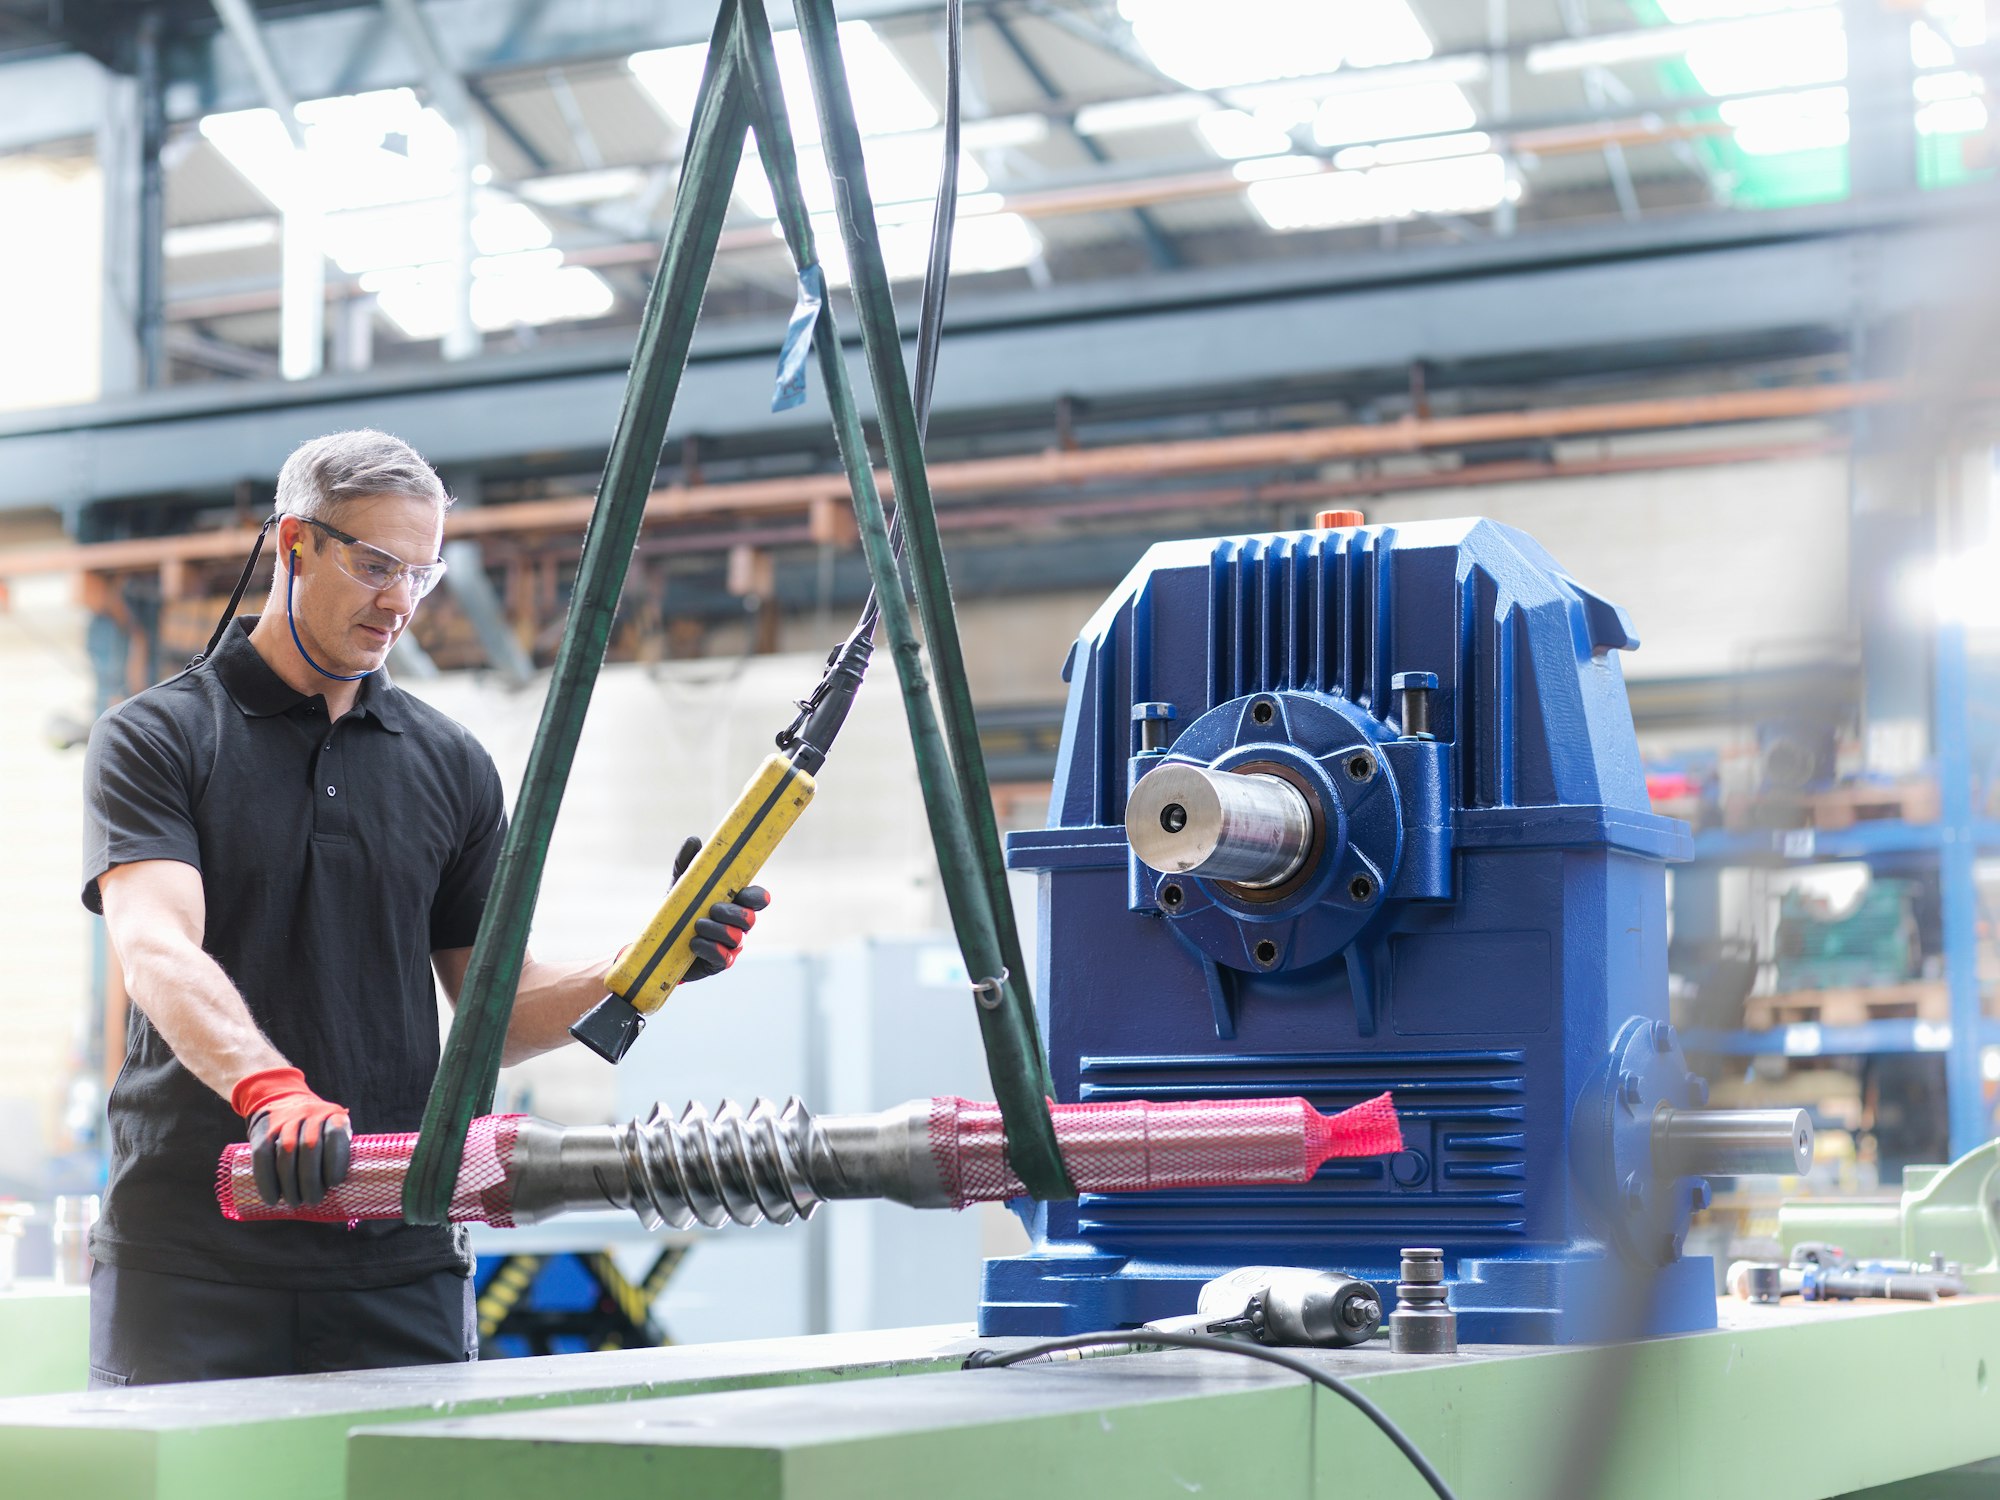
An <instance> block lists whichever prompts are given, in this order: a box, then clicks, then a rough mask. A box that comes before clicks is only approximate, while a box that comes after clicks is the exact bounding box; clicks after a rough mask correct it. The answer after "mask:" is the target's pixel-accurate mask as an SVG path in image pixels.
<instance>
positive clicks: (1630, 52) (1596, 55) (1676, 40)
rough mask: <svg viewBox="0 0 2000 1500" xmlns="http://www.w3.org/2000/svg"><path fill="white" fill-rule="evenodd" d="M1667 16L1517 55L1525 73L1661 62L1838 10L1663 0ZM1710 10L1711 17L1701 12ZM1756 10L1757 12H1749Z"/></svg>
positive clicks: (1818, 2)
mask: <svg viewBox="0 0 2000 1500" xmlns="http://www.w3.org/2000/svg"><path fill="white" fill-rule="evenodd" d="M1663 8H1664V9H1665V10H1666V11H1667V13H1668V15H1669V18H1670V20H1672V21H1674V22H1677V23H1679V24H1672V25H1666V26H1642V27H1640V28H1638V29H1637V30H1635V31H1614V32H1609V33H1606V34H1605V35H1603V36H1579V37H1570V38H1566V39H1565V40H1563V41H1559V42H1544V43H1542V44H1541V45H1540V46H1537V47H1530V48H1529V49H1528V54H1527V56H1526V57H1525V58H1524V59H1523V60H1522V61H1523V65H1524V66H1525V67H1526V68H1527V70H1528V71H1529V72H1530V73H1575V72H1580V71H1582V70H1583V69H1585V68H1614V67H1617V66H1619V65H1620V64H1623V63H1638V62H1662V61H1665V60H1666V59H1667V58H1670V57H1681V56H1684V55H1685V54H1686V53H1687V52H1689V51H1690V50H1691V49H1693V48H1696V47H1724V48H1732V47H1756V46H1758V45H1760V39H1761V38H1762V37H1763V36H1764V35H1766V34H1767V33H1766V31H1765V30H1764V29H1763V28H1765V27H1766V26H1767V24H1768V23H1769V21H1770V20H1771V19H1772V17H1771V15H1770V14H1769V13H1770V12H1772V11H1778V12H1780V15H1779V16H1778V17H1777V19H1778V20H1779V21H1780V22H1781V23H1782V22H1783V21H1784V20H1786V19H1789V18H1791V17H1793V16H1796V14H1797V13H1798V11H1799V10H1801V9H1813V10H1821V11H1822V12H1823V14H1825V15H1829V16H1831V17H1832V18H1833V20H1834V22H1835V23H1836V25H1837V24H1838V22H1839V19H1840V17H1839V11H1838V8H1837V7H1836V6H1831V5H1828V4H1827V3H1826V0H1806V4H1805V5H1803V6H1796V7H1790V8H1787V7H1785V6H1783V5H1775V6H1774V5H1768V4H1766V5H1754V6H1726V5H1725V6H1707V5H1701V4H1689V3H1687V0H1678V3H1676V0H1667V3H1666V4H1665V6H1664V7H1663ZM1703 11H1707V12H1709V14H1710V15H1712V16H1714V17H1715V18H1713V19H1710V18H1706V17H1704V16H1703V15H1702V14H1700V13H1701V12H1703ZM1752 12H1759V13H1752Z"/></svg>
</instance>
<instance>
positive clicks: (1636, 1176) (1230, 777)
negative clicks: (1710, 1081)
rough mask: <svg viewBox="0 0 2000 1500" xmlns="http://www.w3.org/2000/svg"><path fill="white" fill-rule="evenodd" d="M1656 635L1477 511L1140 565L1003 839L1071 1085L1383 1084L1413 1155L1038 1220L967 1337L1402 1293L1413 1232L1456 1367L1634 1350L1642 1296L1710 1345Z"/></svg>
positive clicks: (1080, 658) (1172, 1091)
mask: <svg viewBox="0 0 2000 1500" xmlns="http://www.w3.org/2000/svg"><path fill="white" fill-rule="evenodd" d="M1638 644H1639V642H1638V640H1637V638H1636V637H1635V636H1634V635H1633V633H1632V629H1631V626H1630V624H1629V622H1628V621H1627V619H1626V617H1625V615H1624V613H1623V611H1621V610H1620V609H1618V608H1617V606H1615V605H1613V604H1612V603H1610V602H1609V601H1607V600H1605V599H1603V598H1601V597H1600V596H1598V595H1597V594H1594V593H1592V592H1591V591H1590V590H1589V589H1588V588H1586V587H1584V586H1583V585H1582V584H1580V583H1578V582H1577V581H1576V580H1575V579H1573V578H1571V577H1569V576H1568V575H1567V574H1566V573H1564V572H1563V570H1562V568H1561V567H1560V566H1559V565H1558V564H1557V563H1556V562H1555V560H1554V559H1553V558H1551V557H1550V556H1549V555H1548V553H1546V552H1545V551H1543V550H1542V548H1541V547H1540V546H1538V545H1537V544H1536V543H1535V542H1534V541H1532V540H1531V539H1529V538H1528V537H1527V536H1525V535H1523V534H1522V533H1520V532H1518V531H1515V530H1513V529H1511V528H1509V527H1506V526H1501V525H1498V524H1496V523H1494V522H1491V521H1485V520H1461V521H1437V522H1426V523H1421V524H1415V525H1409V526H1401V527H1387V526H1368V527H1346V528H1341V529H1337V530H1321V531H1312V532H1295V533H1287V534H1282V535H1273V536H1257V537H1236V538H1227V539H1223V540H1218V541H1182V542H1170V543H1165V544H1162V545H1159V546H1156V547H1154V548H1153V549H1152V550H1151V551H1150V552H1148V553H1147V555H1146V556H1145V557H1144V559H1142V560H1141V561H1140V563H1139V565H1138V566H1137V567H1136V568H1135V569H1134V570H1133V572H1132V574H1131V576H1130V577H1128V578H1127V579H1126V580H1125V582H1124V583H1123V584H1121V585H1120V586H1119V588H1118V589H1117V591H1116V592H1115V593H1114V594H1113V595H1112V596H1111V598H1110V599H1109V600H1108V601H1107V602H1106V603H1105V604H1104V606H1103V607H1102V608H1101V609H1100V610H1099V611H1098V612H1097V614H1096V615H1095V616H1094V617H1093V618H1092V619H1091V621H1090V622H1089V624H1088V625H1087V626H1086V627H1085V628H1084V630H1083V633H1082V635H1081V637H1080V638H1079V639H1078V641H1077V643H1076V645H1075V647H1074V648H1073V650H1072V651H1071V653H1070V657H1069V660H1068V662H1067V664H1066V665H1065V667H1064V669H1063V676H1064V679H1065V680H1066V681H1067V682H1068V684H1069V698H1068V704H1067V709H1066V713H1065V717H1064V723H1063V735H1062V750H1061V756H1060V759H1059V761H1058V763H1057V769H1056V776H1055V789H1054V796H1053V799H1052V803H1051V807H1050V814H1049V826H1048V827H1047V828H1045V829H1039V830H1035V831H1032V832H1026V833H1017V834H1015V835H1013V836H1012V838H1011V839H1010V840H1009V845H1008V860H1009V864H1010V865H1011V866H1012V867H1013V868H1015V869H1022V870H1034V871H1036V872H1038V873H1039V884H1040V897H1039V906H1040V951H1039V956H1038V964H1039V971H1040V972H1039V981H1040V982H1039V988H1038V991H1037V993H1038V994H1039V996H1040V997H1041V1003H1042V1005H1043V1006H1044V1013H1043V1026H1044V1030H1045V1035H1046V1038H1047V1042H1048V1047H1049V1057H1050V1063H1051V1067H1052V1071H1053V1074H1054V1078H1055V1083H1056V1089H1057V1092H1058V1095H1059V1097H1061V1098H1063V1099H1065V1100H1082V1101H1092V1100H1119V1099H1140V1098H1143V1099H1192V1098H1229V1097H1247V1096H1258V1095H1292V1094H1298V1095H1303V1096H1304V1097H1305V1098H1307V1099H1309V1100H1310V1101H1311V1102H1312V1103H1313V1104H1314V1105H1315V1106H1317V1107H1318V1108H1320V1109H1322V1110H1329V1111H1330V1110H1336V1109H1343V1108H1346V1107H1347V1106H1349V1105H1352V1104H1356V1103H1359V1102H1360V1101H1361V1100H1363V1099H1365V1098H1368V1097H1369V1096H1371V1095H1373V1094H1376V1093H1379V1092H1381V1091H1382V1090H1385V1089H1387V1090H1390V1091H1392V1092H1393V1093H1394V1095H1395V1100H1396V1104H1397V1108H1398V1111H1399V1113H1400V1115H1401V1118H1402V1122H1403V1129H1404V1133H1405V1137H1406V1142H1407V1146H1408V1149H1406V1150H1405V1151H1404V1152H1402V1153H1401V1154H1400V1155H1398V1156H1396V1157H1393V1158H1390V1159H1386V1160H1369V1161H1336V1162H1330V1163H1328V1164H1327V1165H1326V1166H1325V1167H1324V1168H1322V1169H1321V1171H1320V1172H1319V1173H1318V1175H1317V1176H1316V1177H1315V1178H1314V1179H1313V1180H1312V1181H1311V1182H1310V1183H1307V1184H1305V1185H1303V1186H1298V1187H1260V1188H1235V1189H1226V1190H1224V1189H1218V1190H1211V1191H1172V1192H1155V1193H1140V1194H1130V1195H1118V1196H1095V1195H1088V1194H1087V1195H1085V1196H1084V1197H1082V1198H1081V1199H1079V1200H1078V1201H1076V1202H1074V1203H1050V1204H1041V1205H1034V1206H1032V1208H1031V1209H1029V1208H1027V1207H1024V1209H1023V1211H1024V1213H1027V1215H1028V1220H1029V1228H1030V1233H1031V1236H1032V1241H1033V1243H1032V1247H1031V1249H1030V1250H1029V1252H1028V1253H1027V1254H1025V1255H1020V1256H1014V1257H1009V1258H1005V1259H997V1260H990V1261H988V1262H987V1264H986V1272H985V1283H984V1294H983V1299H982V1307H981V1330H982V1332H985V1333H988V1334H1053V1333H1068V1332H1082V1331H1086V1330H1089V1329H1095V1328H1108V1327H1116V1326H1120V1325H1131V1324H1136V1323H1140V1322H1144V1321H1147V1320H1150V1319H1153V1318H1158V1317H1165V1316H1171V1315H1174V1314H1177V1313H1184V1312H1187V1311H1189V1310H1191V1309H1192V1308H1193V1305H1194V1296H1195V1293H1196V1291H1197V1290H1198V1289H1199V1287H1200V1286H1201V1284H1202V1283H1203V1282H1204V1281H1206V1280H1207V1279H1208V1278H1210V1277H1212V1276H1216V1275H1220V1274H1222V1273H1223V1272H1226V1271H1228V1270H1231V1269H1233V1268H1236V1267H1239V1266H1245V1265H1297V1266H1311V1267H1323V1268H1327V1269H1334V1270H1340V1271H1344V1272H1347V1273H1349V1274H1352V1275H1357V1276H1365V1277H1368V1278H1370V1279H1371V1280H1375V1281H1377V1282H1379V1283H1382V1284H1384V1287H1385V1289H1386V1287H1387V1285H1388V1284H1391V1283H1393V1282H1394V1281H1395V1279H1396V1269H1397V1265H1398V1261H1399V1255H1400V1252H1401V1250H1402V1249H1403V1248H1404V1247H1406V1246H1440V1247H1442V1248H1443V1250H1444V1254H1445V1259H1446V1266H1447V1274H1448V1276H1449V1278H1450V1280H1451V1282H1452V1291H1451V1296H1452V1303H1453V1305H1454V1306H1455V1307H1456V1308H1457V1310H1458V1315H1459V1319H1460V1328H1461V1336H1462V1337H1463V1338H1465V1339H1467V1340H1469V1341H1498V1342H1528V1343H1545V1342H1569V1341H1574V1340H1580V1339H1588V1338H1593V1337H1598V1336H1602V1335H1604V1334H1606V1333H1610V1332H1616V1331H1634V1330H1632V1329H1630V1328H1628V1327H1627V1321H1628V1320H1629V1319H1630V1318H1631V1317H1632V1316H1633V1312H1632V1309H1633V1308H1634V1306H1637V1307H1638V1308H1639V1323H1640V1325H1641V1326H1643V1329H1644V1330H1645V1331H1650V1332H1669V1331H1679V1330H1685V1329H1695V1328H1705V1327H1712V1326H1713V1325H1714V1322H1715V1302H1714V1294H1713V1285H1714V1283H1713V1271H1712V1267H1711V1264H1710V1262H1709V1261H1708V1260H1707V1259H1705V1258H1703V1259H1699V1260H1694V1259H1687V1258H1684V1257H1683V1256H1682V1253H1681V1252H1682V1245H1683V1241H1684V1237H1685V1235H1686V1231H1687V1227H1688V1219H1689V1215H1690V1214H1691V1212H1693V1211H1694V1210H1695V1209H1696V1208H1697V1207H1698V1206H1700V1205H1701V1204H1703V1203H1705V1201H1706V1195H1707V1191H1708V1185H1707V1183H1706V1181H1705V1180H1704V1179H1703V1178H1702V1177H1701V1176H1699V1175H1697V1172H1698V1170H1699V1169H1700V1168H1701V1167H1702V1166H1703V1165H1704V1158H1703V1155H1702V1149H1703V1148H1702V1143H1701V1140H1700V1139H1699V1138H1698V1135H1699V1133H1698V1132H1695V1131H1694V1130H1693V1129H1692V1126H1691V1123H1690V1122H1692V1121H1693V1120H1694V1119H1695V1118H1696V1116H1695V1112H1697V1111H1699V1109H1700V1107H1701V1106H1702V1105H1703V1104H1704V1103H1705V1089H1704V1086H1703V1084H1702V1081H1701V1080H1700V1079H1699V1078H1697V1077H1695V1076H1694V1075H1693V1074H1691V1073H1690V1072H1689V1070H1688V1067H1687V1065H1686V1062H1685V1060H1684V1059H1683V1057H1682V1055H1681V1052H1680V1049H1679V1045H1678V1042H1677V1041H1676V1039H1675V1037H1674V1034H1673V1031H1672V1029H1671V1028H1670V1027H1669V1026H1668V1025H1667V1020H1666V1004H1667V995H1666V977H1667V964H1666V943H1667V917H1666V899H1665V894H1666V893H1665V868H1666V865H1667V863H1668V862H1669V861H1672V860H1675V859H1681V858H1685V857H1686V856H1687V855H1688V854H1689V853H1690V840H1689V834H1688V831H1687V828H1686V827H1685V825H1683V824H1681V823H1679V822H1677V821H1675V820H1673V819H1670V818H1665V817H1660V816H1657V815H1656V814H1654V813H1653V812H1652V811H1650V809H1649V807H1648V804H1647V798H1646V789H1645V780H1644V777H1643V775H1642V773H1641V768H1640V762H1639V754H1638V747H1637V743H1636V741H1635V738H1634V735H1633V730H1632V718H1631V711H1630V708H1629V706H1628V704H1627V701H1626V696H1625V683H1624V677H1623V675H1622V673H1621V671H1620V668H1619V664H1618V653H1619V652H1621V651H1629V650H1633V649H1635V648H1636V647H1637V646H1638ZM1149 777H1159V778H1161V779H1160V780H1159V781H1158V782H1155V783H1152V784H1151V785H1150V786H1148V785H1147V778H1149ZM1161 788H1164V789H1166V790H1165V791H1160V790H1158V789H1161ZM1131 819H1136V820H1137V821H1136V823H1134V825H1133V828H1134V831H1129V832H1128V821H1129V820H1131ZM1156 823H1157V824H1158V825H1159V831H1158V832H1157V833H1156V832H1155V831H1154V829H1155V824H1156ZM1162 849H1164V851H1165V852H1162ZM1142 856H1143V857H1142ZM1671 1121H1678V1122H1679V1125H1678V1127H1677V1129H1676V1130H1675V1131H1674V1132H1673V1139H1674V1141H1675V1143H1676V1145H1675V1149H1674V1150H1672V1151H1667V1150H1665V1149H1664V1148H1663V1147H1662V1144H1661V1143H1662V1141H1663V1140H1665V1139H1666V1134H1667V1133H1666V1124H1667V1122H1671ZM1738 1123H1739V1124H1741V1123H1742V1122H1741V1121H1739V1122H1738ZM1738 1144H1739V1146H1740V1145H1741V1142H1740V1141H1739V1142H1738ZM1808 1149H1809V1148H1808ZM1766 1155H1767V1156H1769V1155H1770V1153H1769V1152H1766ZM1716 1160H1717V1161H1721V1160H1722V1158H1720V1157H1718V1158H1716ZM1731 1160H1733V1161H1734V1163H1735V1164H1736V1165H1737V1166H1738V1167H1739V1168H1740V1167H1741V1166H1742V1165H1743V1163H1744V1161H1745V1160H1746V1158H1744V1157H1743V1155H1742V1154H1741V1152H1739V1154H1738V1156H1737V1157H1736V1158H1732V1159H1731ZM1635 1287H1636V1288H1637V1289H1638V1290H1637V1291H1636V1292H1635ZM1635 1296H1636V1297H1637V1298H1638V1301H1637V1303H1636V1304H1635V1302H1634V1298H1635Z"/></svg>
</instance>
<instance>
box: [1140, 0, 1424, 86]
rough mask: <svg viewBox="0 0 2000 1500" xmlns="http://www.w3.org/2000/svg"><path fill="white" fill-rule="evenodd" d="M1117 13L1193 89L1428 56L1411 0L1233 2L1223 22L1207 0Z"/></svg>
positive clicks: (1162, 2) (1153, 1)
mask: <svg viewBox="0 0 2000 1500" xmlns="http://www.w3.org/2000/svg"><path fill="white" fill-rule="evenodd" d="M1118 13H1119V15H1121V16H1122V17H1124V19H1125V21H1126V22H1127V24H1129V25H1130V26H1131V28H1132V35H1133V37H1134V39H1135V40H1136V41H1137V42H1138V43H1139V45H1140V47H1141V48H1143V49H1144V50H1145V53H1146V55H1147V56H1148V57H1149V58H1151V59H1152V60H1153V62H1154V63H1156V64H1157V65H1158V66H1159V67H1160V68H1161V69H1162V70H1163V71H1164V72H1166V73H1167V74H1169V75H1170V76H1172V77H1173V78H1175V79H1177V80H1178V81H1180V82H1181V83H1184V84H1186V85H1187V86H1188V87H1189V88H1196V89H1212V88H1227V87H1229V86H1231V85H1233V84H1242V83H1256V82H1259V81H1262V80H1264V79H1270V78H1300V77H1307V76H1310V75H1312V74H1316V73H1331V72H1333V71H1334V69H1336V68H1339V67H1341V66H1343V65H1344V66H1348V67H1374V66H1377V65H1379V64H1382V63H1393V62H1410V61H1413V60H1415V59H1418V58H1424V57H1429V56H1430V55H1431V39H1430V37H1429V35H1428V34H1426V32H1425V31H1424V28H1423V24H1422V23H1421V22H1420V21H1418V19H1417V17H1416V13H1415V12H1414V11H1412V10H1411V9H1410V7H1409V4H1408V3H1407V0H1340V3H1337V4H1329V3H1327V0H1236V3H1235V4H1234V5H1232V6H1231V7H1230V15H1229V24H1228V25H1226V26H1218V25H1217V24H1216V12H1215V7H1214V6H1213V5H1212V4H1210V3H1208V0H1119V4H1118Z"/></svg>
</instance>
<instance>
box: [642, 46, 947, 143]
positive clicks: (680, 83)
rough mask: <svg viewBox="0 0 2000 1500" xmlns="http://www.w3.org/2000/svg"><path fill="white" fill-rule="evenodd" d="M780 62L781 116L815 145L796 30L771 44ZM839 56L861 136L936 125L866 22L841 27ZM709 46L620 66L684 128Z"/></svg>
mask: <svg viewBox="0 0 2000 1500" xmlns="http://www.w3.org/2000/svg"><path fill="white" fill-rule="evenodd" d="M772 44H773V48H774V50H775V52H776V53H777V59H778V83H779V86H780V88H781V89H782V90H783V92H784V95H785V114H786V117H787V118H788V119H789V120H790V121H791V126H792V137H793V139H794V140H795V141H796V142H797V144H798V145H800V146H801V147H804V146H815V145H818V144H819V116H818V115H817V114H816V113H815V112H814V110H813V97H812V78H811V74H810V71H809V70H808V69H807V67H806V57H805V45H804V43H803V42H801V41H800V40H799V34H798V33H797V32H796V31H780V32H778V33H777V34H776V35H775V36H774V37H773V38H772ZM840 53H841V58H842V60H843V61H844V62H845V63H846V65H847V80H848V85H849V87H850V90H851V91H852V93H853V96H854V118H855V123H856V124H858V125H859V126H860V127H861V133H862V134H863V135H865V136H866V135H889V134H893V133H896V132H898V131H906V130H927V129H929V128H930V127H931V126H933V125H935V124H937V123H938V112H937V108H936V106H935V105H933V104H932V103H931V101H930V100H929V99H928V98H926V97H925V95H924V91H923V90H922V89H920V88H918V87H917V81H916V80H915V79H914V78H912V77H911V76H910V73H909V70H908V69H907V68H905V67H904V66H903V65H902V63H901V62H900V61H898V60H897V58H896V54H895V53H894V52H893V51H892V50H890V47H889V45H888V43H886V42H884V41H883V40H882V38H881V37H880V36H879V35H878V34H877V33H876V31H875V28H874V27H872V26H870V25H869V24H868V23H867V22H866V21H842V22H841V23H840ZM707 55H708V44H707V43H705V42H696V43H693V44H691V45H689V46H685V47H661V48H658V49H656V50H654V51H650V52H635V53H633V54H632V55H631V56H630V57H629V58H627V59H626V66H627V67H628V68H629V69H630V70H631V72H632V76H633V77H634V78H635V79H637V80H638V82H639V86H640V87H641V88H643V89H644V90H645V91H646V93H647V94H648V95H649V96H650V97H651V98H652V100H653V102H654V103H655V104H656V105H658V106H659V108H660V110H661V112H662V113H664V114H665V115H666V116H667V118H668V119H669V120H671V121H672V122H673V123H674V124H676V125H678V126H680V128H681V129H682V130H686V129H687V128H688V127H689V126H690V125H692V124H693V122H694V100H695V93H696V90H697V89H698V88H699V87H700V84H701V70H702V65H703V63H704V61H705V60H706V58H707Z"/></svg>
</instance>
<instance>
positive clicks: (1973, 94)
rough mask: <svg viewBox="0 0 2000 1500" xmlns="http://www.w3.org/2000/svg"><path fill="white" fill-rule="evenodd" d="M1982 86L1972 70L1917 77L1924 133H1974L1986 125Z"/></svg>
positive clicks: (1920, 128)
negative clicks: (1970, 71) (1981, 95)
mask: <svg viewBox="0 0 2000 1500" xmlns="http://www.w3.org/2000/svg"><path fill="white" fill-rule="evenodd" d="M1981 89H1982V85H1981V83H1980V80H1979V78H1978V77H1977V76H1976V75H1975V74H1972V73H1962V72H1955V73H1926V74H1925V75H1924V76H1923V77H1921V78H1919V79H1917V80H1916V94H1917V100H1918V104H1917V131H1918V133H1919V134H1920V135H1970V134H1972V133H1973V132H1975V131H1981V130H1984V129H1985V128H1986V101H1985V100H1984V99H1983V98H1981V97H1980V93H1981Z"/></svg>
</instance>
